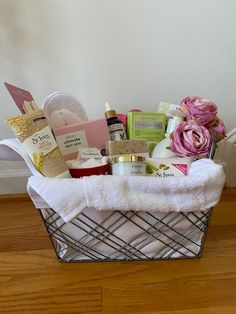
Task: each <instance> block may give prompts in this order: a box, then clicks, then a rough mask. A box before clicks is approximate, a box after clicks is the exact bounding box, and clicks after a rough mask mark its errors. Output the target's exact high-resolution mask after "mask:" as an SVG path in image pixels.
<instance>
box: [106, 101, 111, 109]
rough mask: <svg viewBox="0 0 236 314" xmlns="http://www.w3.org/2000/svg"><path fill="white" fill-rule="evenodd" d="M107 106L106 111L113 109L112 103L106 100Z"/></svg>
mask: <svg viewBox="0 0 236 314" xmlns="http://www.w3.org/2000/svg"><path fill="white" fill-rule="evenodd" d="M105 107H106V111H110V110H112V108H111V104H110V103H109V101H107V102H106V104H105Z"/></svg>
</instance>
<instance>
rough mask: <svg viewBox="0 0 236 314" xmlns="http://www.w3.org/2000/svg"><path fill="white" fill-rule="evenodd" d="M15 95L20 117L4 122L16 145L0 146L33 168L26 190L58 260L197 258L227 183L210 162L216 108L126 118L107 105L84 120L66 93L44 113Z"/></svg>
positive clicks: (134, 113) (191, 103)
mask: <svg viewBox="0 0 236 314" xmlns="http://www.w3.org/2000/svg"><path fill="white" fill-rule="evenodd" d="M9 86H10V87H9ZM11 88H14V95H16V91H19V90H20V89H18V88H16V87H14V86H11V85H9V84H8V89H10V90H11ZM22 91H23V92H22ZM19 94H20V97H22V95H24V94H25V95H27V98H26V97H25V98H24V101H23V102H22V99H20V100H19V98H18V100H16V98H14V100H15V102H16V103H17V104H18V105H19V104H20V105H19V107H20V109H21V111H22V113H23V115H21V116H17V117H13V118H11V119H9V120H8V124H9V125H10V126H11V128H12V130H13V131H14V133H15V134H16V136H17V137H18V139H8V140H3V141H1V142H0V144H1V150H2V152H3V151H4V149H5V150H8V151H9V150H13V151H15V152H16V153H17V154H19V155H21V157H22V158H23V159H24V160H25V162H26V163H27V165H28V167H29V169H30V170H31V172H32V174H33V176H31V177H30V178H29V181H28V187H27V188H28V192H29V195H30V197H31V199H32V201H33V202H34V204H35V207H36V208H38V210H39V212H40V215H41V217H42V220H43V222H44V224H45V227H46V229H47V232H48V234H49V236H50V238H51V240H52V244H53V247H54V249H55V252H56V255H57V258H58V260H59V261H63V262H83V261H86V262H88V261H130V260H154V259H176V258H197V257H200V256H201V254H202V250H203V246H204V241H205V237H206V234H207V230H208V226H209V223H210V218H211V214H212V209H213V206H214V205H216V204H217V203H218V201H219V199H220V196H221V191H222V188H223V185H224V173H223V169H222V166H220V165H217V164H215V163H214V161H213V160H212V158H213V155H214V150H215V143H216V142H217V141H219V140H220V139H221V138H224V136H225V129H224V125H223V122H222V121H221V120H220V119H219V118H218V116H217V107H216V105H215V104H214V103H213V102H211V101H209V100H207V99H204V98H202V97H186V98H185V99H183V100H182V102H181V104H180V105H179V106H178V105H172V104H169V103H163V102H162V103H160V105H159V106H158V110H157V112H142V111H140V110H131V111H130V112H128V114H127V115H124V114H123V115H117V114H116V112H115V110H113V109H112V108H111V106H110V105H109V104H106V112H105V119H104V118H99V119H94V120H89V119H88V117H87V114H86V112H85V110H84V108H83V106H82V105H81V104H80V102H79V101H78V100H77V99H76V98H75V97H74V96H72V95H70V94H68V93H64V92H56V93H54V94H52V95H49V96H48V97H47V98H46V99H45V102H44V105H43V107H42V109H39V108H38V107H37V106H36V105H35V103H34V101H33V98H32V97H31V96H29V93H28V92H26V91H24V90H21V92H20V93H19ZM32 144H34V145H32Z"/></svg>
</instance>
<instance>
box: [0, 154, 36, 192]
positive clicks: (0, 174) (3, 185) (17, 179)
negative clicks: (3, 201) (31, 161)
mask: <svg viewBox="0 0 236 314" xmlns="http://www.w3.org/2000/svg"><path fill="white" fill-rule="evenodd" d="M30 175H31V172H30V171H29V169H28V168H27V166H26V164H25V162H23V161H7V160H0V195H5V194H7V195H8V194H20V193H26V192H27V190H26V185H27V180H28V177H29V176H30Z"/></svg>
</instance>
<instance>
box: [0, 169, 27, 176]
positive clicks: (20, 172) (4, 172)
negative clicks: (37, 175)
mask: <svg viewBox="0 0 236 314" xmlns="http://www.w3.org/2000/svg"><path fill="white" fill-rule="evenodd" d="M30 175H31V172H30V171H29V170H27V169H1V172H0V178H19V177H29V176H30Z"/></svg>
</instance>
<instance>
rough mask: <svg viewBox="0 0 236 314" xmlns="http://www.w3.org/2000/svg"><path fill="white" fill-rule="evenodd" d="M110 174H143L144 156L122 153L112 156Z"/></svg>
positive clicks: (144, 170)
mask: <svg viewBox="0 0 236 314" xmlns="http://www.w3.org/2000/svg"><path fill="white" fill-rule="evenodd" d="M112 174H113V175H117V176H145V175H146V164H145V157H142V156H136V155H123V156H118V157H114V158H112Z"/></svg>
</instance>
